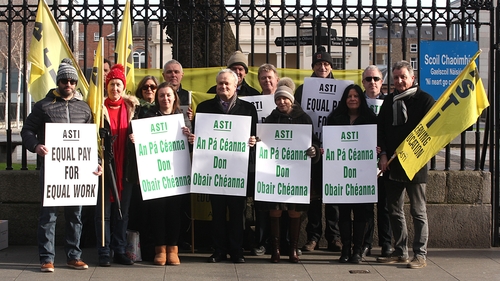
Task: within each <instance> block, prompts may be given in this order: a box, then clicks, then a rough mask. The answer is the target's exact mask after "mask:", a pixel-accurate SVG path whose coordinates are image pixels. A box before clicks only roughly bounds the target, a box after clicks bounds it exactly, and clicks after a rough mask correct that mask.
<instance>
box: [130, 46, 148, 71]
mask: <svg viewBox="0 0 500 281" xmlns="http://www.w3.org/2000/svg"><path fill="white" fill-rule="evenodd" d="M133 57H134V68H147V65H146V53H145V52H144V51H143V50H137V51H135V52H134V53H133Z"/></svg>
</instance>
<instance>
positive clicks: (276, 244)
mask: <svg viewBox="0 0 500 281" xmlns="http://www.w3.org/2000/svg"><path fill="white" fill-rule="evenodd" d="M270 222H271V244H272V247H273V250H272V253H271V262H273V263H278V262H280V218H275V217H270Z"/></svg>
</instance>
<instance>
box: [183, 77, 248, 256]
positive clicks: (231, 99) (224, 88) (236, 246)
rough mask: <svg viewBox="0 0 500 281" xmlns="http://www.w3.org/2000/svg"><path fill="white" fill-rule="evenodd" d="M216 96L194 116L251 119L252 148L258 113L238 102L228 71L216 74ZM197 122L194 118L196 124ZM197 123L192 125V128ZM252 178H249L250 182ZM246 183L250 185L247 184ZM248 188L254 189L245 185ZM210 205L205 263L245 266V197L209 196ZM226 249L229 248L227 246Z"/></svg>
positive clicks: (245, 104)
mask: <svg viewBox="0 0 500 281" xmlns="http://www.w3.org/2000/svg"><path fill="white" fill-rule="evenodd" d="M216 81H217V86H216V88H217V95H216V96H215V97H214V98H213V99H210V100H206V101H204V102H202V103H200V104H199V105H198V107H197V108H196V113H215V114H231V115H244V116H250V117H252V121H251V129H250V139H249V145H250V147H251V148H253V146H254V145H255V142H256V139H255V134H256V131H257V110H256V109H255V106H254V105H252V104H251V103H249V102H246V101H244V100H241V99H238V97H237V95H236V86H237V82H238V77H237V76H236V74H235V73H234V72H233V71H232V70H230V69H223V70H221V71H220V72H219V73H218V74H217V78H216ZM194 121H196V116H195V120H194ZM195 126H196V122H193V128H194V127H195ZM194 138H195V136H194V134H191V135H190V136H189V143H191V144H192V143H193V142H194ZM254 158H255V150H254V149H250V160H249V165H248V170H253V171H254V168H253V167H252V165H255V159H254ZM250 177H251V176H249V178H250ZM249 182H251V181H250V180H249ZM247 188H254V186H253V185H251V184H247ZM210 203H211V205H212V242H213V247H214V249H215V251H214V253H213V255H211V256H210V257H209V258H208V262H210V263H215V262H220V261H223V260H226V259H227V254H229V255H230V256H231V260H232V261H233V262H235V263H244V262H245V258H244V257H243V250H242V246H243V218H244V215H243V212H244V210H245V205H246V197H244V196H231V195H210ZM227 211H229V213H230V215H229V222H228V224H227V227H226V216H227ZM228 245H229V246H228Z"/></svg>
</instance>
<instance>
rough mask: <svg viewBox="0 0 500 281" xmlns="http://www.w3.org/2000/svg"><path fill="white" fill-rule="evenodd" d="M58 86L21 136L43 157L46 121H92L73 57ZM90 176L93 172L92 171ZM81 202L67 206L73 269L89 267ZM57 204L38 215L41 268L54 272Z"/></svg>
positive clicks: (61, 70) (69, 255) (64, 66)
mask: <svg viewBox="0 0 500 281" xmlns="http://www.w3.org/2000/svg"><path fill="white" fill-rule="evenodd" d="M56 82H57V88H54V89H51V90H50V91H49V92H48V93H47V95H46V96H45V98H44V99H42V100H40V101H38V102H37V103H36V104H35V106H34V107H33V111H32V113H31V114H30V115H29V116H28V118H26V121H25V122H24V126H23V130H22V131H21V136H22V139H23V145H24V146H25V147H26V148H27V149H28V150H29V151H31V152H34V153H36V154H38V155H39V156H41V157H44V156H45V155H47V154H48V152H49V151H48V149H47V147H45V124H46V123H92V112H91V110H90V107H89V106H88V104H87V103H86V102H84V101H82V100H81V99H79V98H78V96H77V92H76V90H75V88H76V85H77V83H78V73H77V72H76V69H75V68H74V67H73V65H72V62H71V60H70V59H67V58H66V59H63V61H62V62H61V64H60V65H59V70H58V71H57V77H56ZM43 163H44V161H42V165H41V167H40V189H41V192H40V193H43V190H44V170H45V167H44V165H43ZM89 176H91V175H89ZM81 211H82V206H65V207H64V218H65V223H66V226H65V230H66V236H65V242H66V246H65V247H64V250H65V253H66V262H67V266H68V267H71V268H74V269H87V268H88V266H87V264H85V263H84V262H83V261H82V260H81V255H82V250H81V249H80V237H81V234H82V221H81ZM56 220H57V207H43V206H42V207H41V208H40V216H39V219H38V228H37V240H38V255H39V258H40V264H41V267H40V270H41V271H42V272H54V259H55V252H56V251H55V242H56V241H55V230H56Z"/></svg>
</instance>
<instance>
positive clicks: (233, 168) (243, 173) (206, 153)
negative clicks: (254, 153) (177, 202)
mask: <svg viewBox="0 0 500 281" xmlns="http://www.w3.org/2000/svg"><path fill="white" fill-rule="evenodd" d="M251 122H252V117H250V116H240V115H231V114H209V113H196V125H195V136H196V138H195V140H194V143H193V166H192V172H191V179H192V181H191V192H192V193H205V194H220V195H235V196H246V189H247V177H248V175H247V173H248V159H249V151H250V147H249V146H248V139H249V138H250V129H251Z"/></svg>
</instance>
